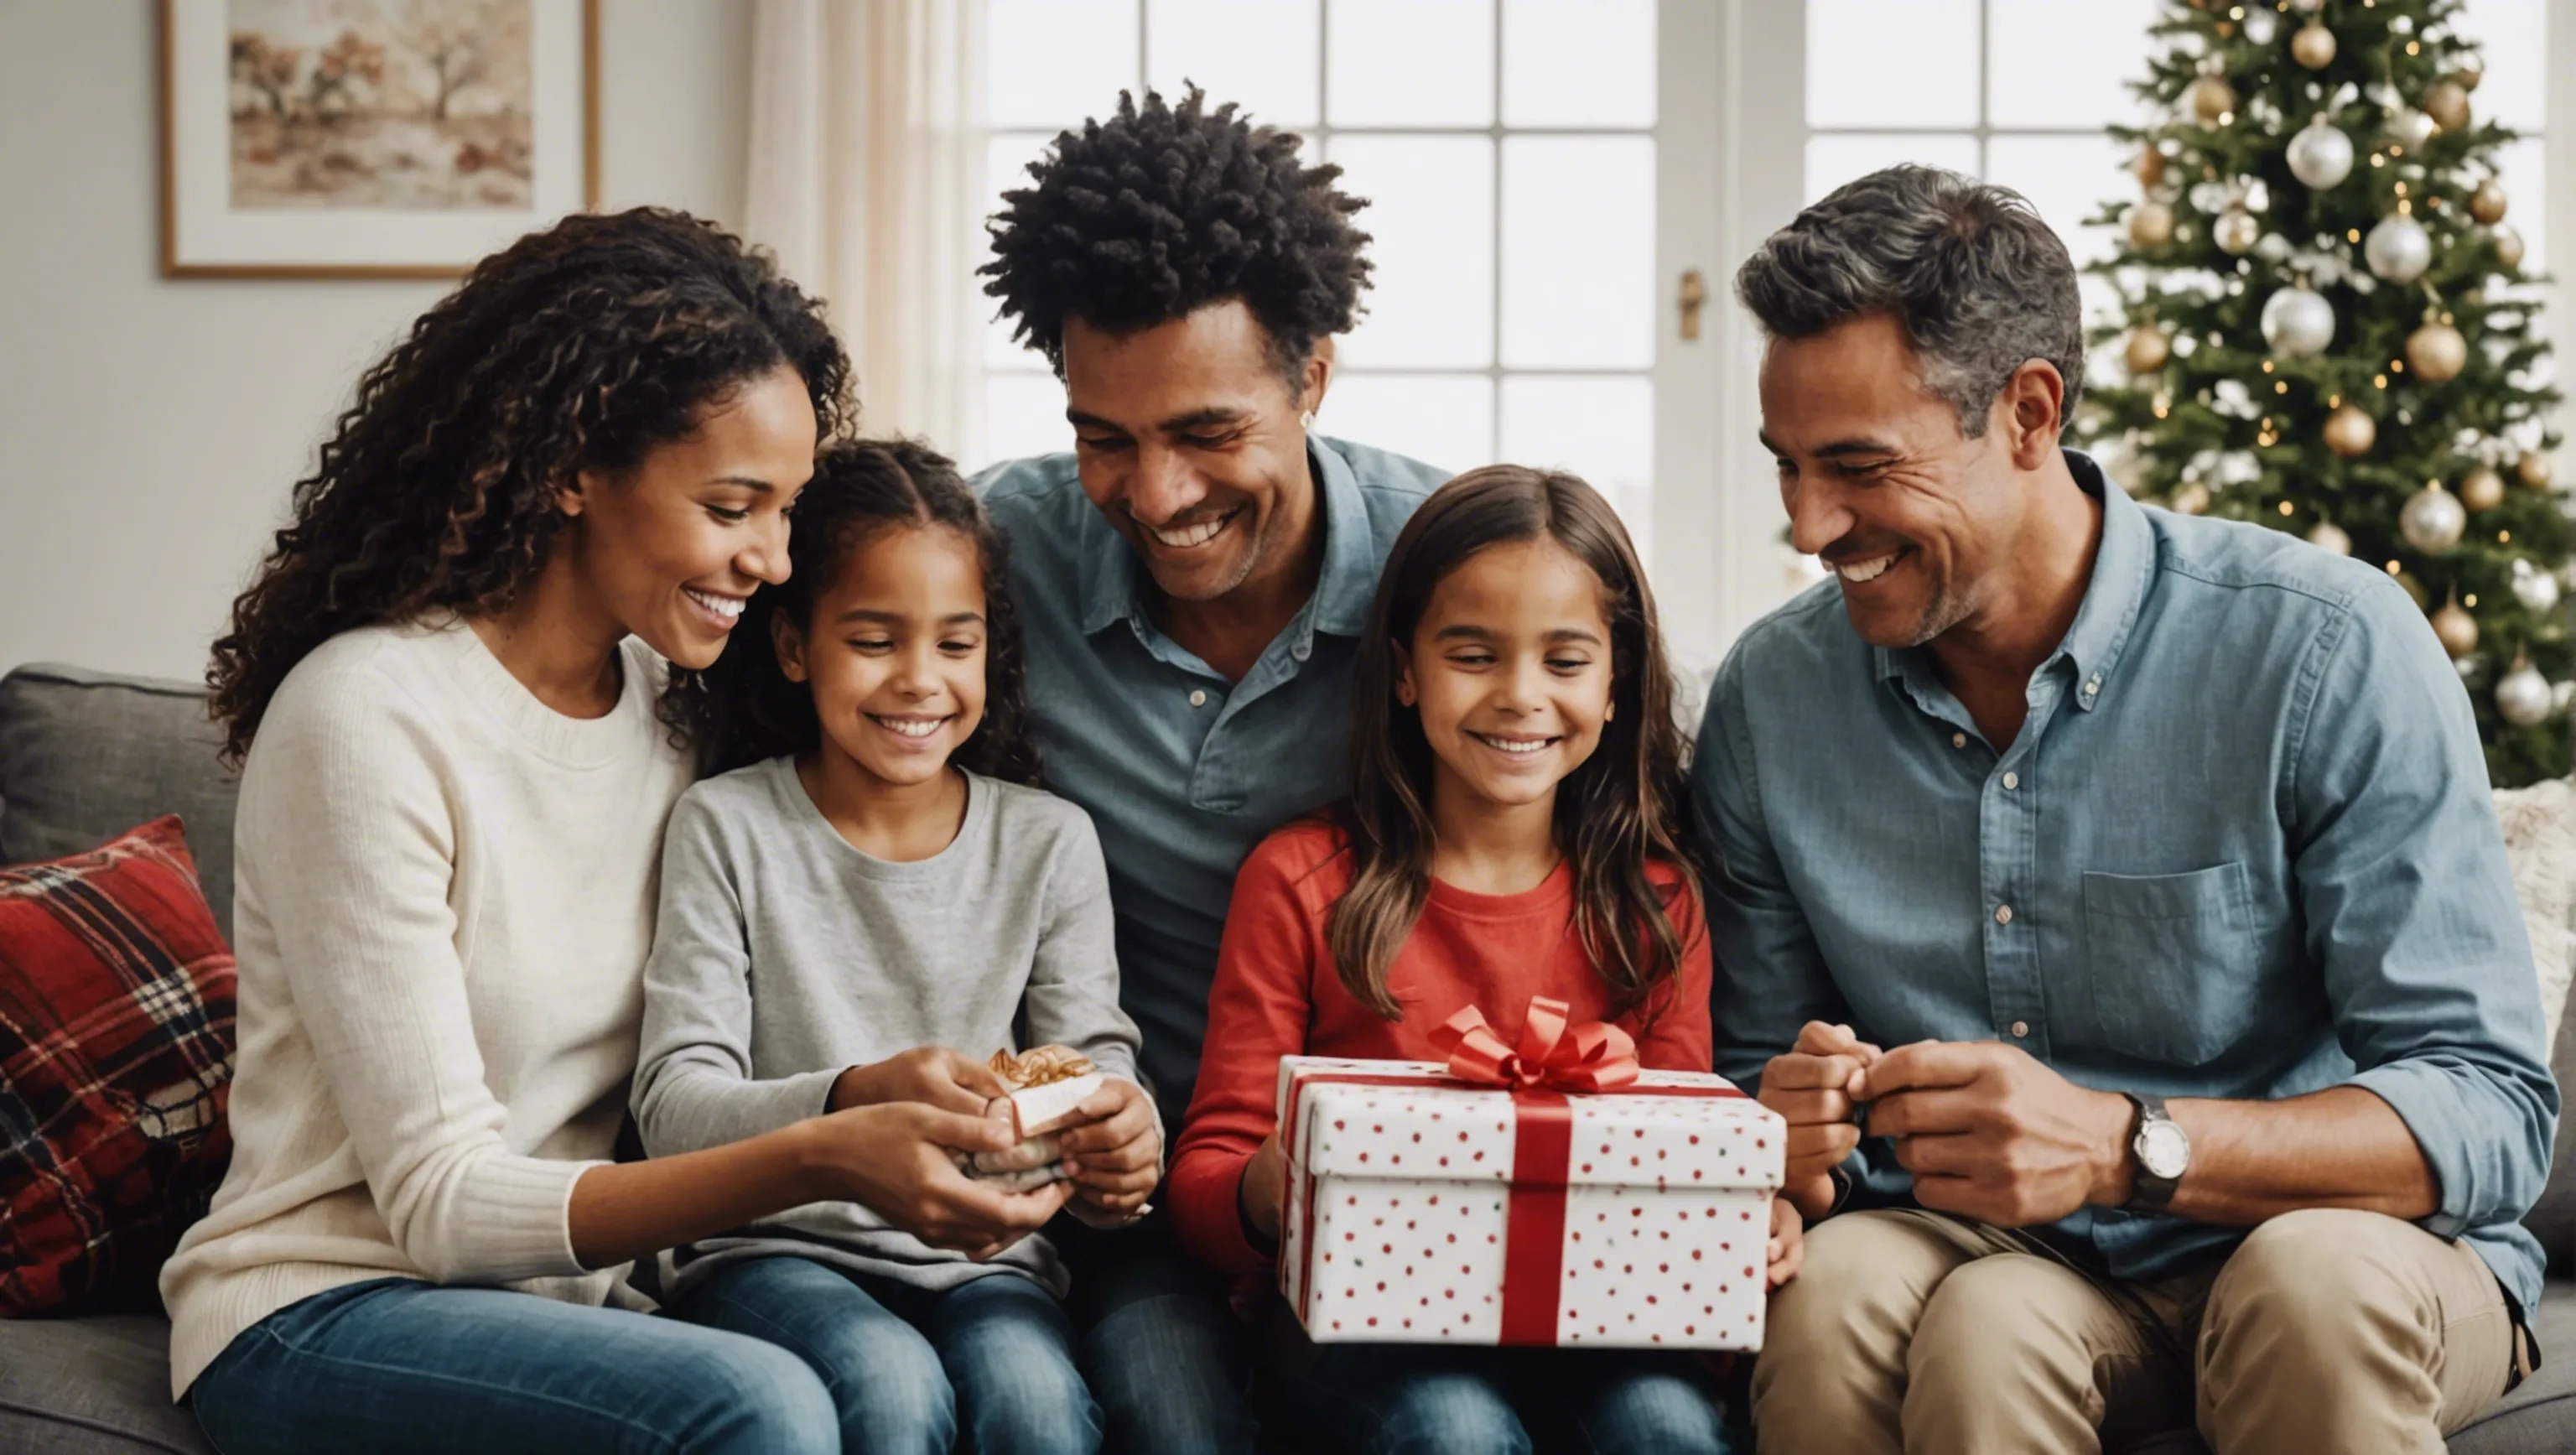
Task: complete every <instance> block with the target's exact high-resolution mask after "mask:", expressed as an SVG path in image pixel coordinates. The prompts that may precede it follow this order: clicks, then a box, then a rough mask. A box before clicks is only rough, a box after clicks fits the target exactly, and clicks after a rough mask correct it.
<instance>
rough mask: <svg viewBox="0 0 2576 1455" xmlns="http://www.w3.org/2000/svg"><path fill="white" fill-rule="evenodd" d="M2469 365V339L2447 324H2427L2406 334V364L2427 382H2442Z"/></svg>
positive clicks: (2458, 373) (2453, 377) (2451, 378)
mask: <svg viewBox="0 0 2576 1455" xmlns="http://www.w3.org/2000/svg"><path fill="white" fill-rule="evenodd" d="M2468 364H2469V341H2468V340H2467V339H2464V338H2462V337H2460V331H2459V330H2458V329H2456V328H2453V327H2451V326H2450V325H2449V324H2447V323H2440V322H2434V323H2427V324H2425V325H2424V326H2423V327H2421V328H2418V329H2416V330H2415V331H2414V332H2413V333H2410V334H2408V335H2407V336H2406V367H2407V368H2410V369H2412V370H2414V371H2415V377H2417V378H2419V379H2421V380H2423V381H2424V382H2425V383H2427V384H2445V383H2448V382H2450V381H2451V380H2453V379H2456V378H2458V377H2459V376H2460V371H2461V370H2462V369H2465V368H2467V367H2468Z"/></svg>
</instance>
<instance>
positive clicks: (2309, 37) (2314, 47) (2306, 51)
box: [2290, 20, 2335, 71]
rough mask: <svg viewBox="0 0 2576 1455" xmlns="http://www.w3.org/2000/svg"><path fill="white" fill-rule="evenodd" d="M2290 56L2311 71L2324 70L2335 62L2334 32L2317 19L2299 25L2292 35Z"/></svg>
mask: <svg viewBox="0 0 2576 1455" xmlns="http://www.w3.org/2000/svg"><path fill="white" fill-rule="evenodd" d="M2290 58H2291V59H2292V60H2295V61H2297V62H2298V63H2299V64H2300V65H2303V66H2305V67H2307V68H2308V69H2309V70H2311V71H2322V70H2324V69H2325V68H2326V67H2328V66H2331V65H2333V64H2334V58H2335V38H2334V32H2333V31H2331V30H2328V29H2326V28H2325V27H2324V26H2323V25H2320V24H2318V23H2317V22H2316V21H2313V20H2311V21H2309V22H2308V23H2307V24H2305V25H2302V26H2300V27H2299V29H2298V32H2297V33H2296V34H2294V35H2292V36H2291V37H2290Z"/></svg>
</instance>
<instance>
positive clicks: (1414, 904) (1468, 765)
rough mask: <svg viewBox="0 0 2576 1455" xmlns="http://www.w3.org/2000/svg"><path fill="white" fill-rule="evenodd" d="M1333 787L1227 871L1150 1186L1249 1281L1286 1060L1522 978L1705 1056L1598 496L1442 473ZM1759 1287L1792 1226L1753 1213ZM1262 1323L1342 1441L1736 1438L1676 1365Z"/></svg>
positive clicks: (1630, 619) (1642, 1354)
mask: <svg viewBox="0 0 2576 1455" xmlns="http://www.w3.org/2000/svg"><path fill="white" fill-rule="evenodd" d="M1352 693H1353V701H1354V703H1355V714H1356V716H1355V721H1354V723H1353V726H1352V732H1351V796H1350V797H1349V798H1348V799H1347V800H1345V801H1344V802H1342V803H1340V804H1338V805H1336V806H1335V807H1333V808H1332V809H1330V810H1327V811H1326V812H1324V813H1322V814H1320V815H1318V816H1316V817H1314V818H1312V819H1308V820H1303V821H1300V822H1298V823H1294V824H1291V825H1289V826H1288V827H1286V828H1283V829H1281V830H1280V831H1278V832H1277V833H1275V834H1273V835H1271V836H1270V837H1269V838H1268V839H1266V840H1264V841H1263V843H1262V844H1261V846H1260V847H1259V848H1257V849H1255V850H1253V852H1252V855H1251V857H1250V858H1249V859H1247V860H1245V861H1244V865H1243V868H1242V870H1241V872H1240V873H1238V874H1237V875H1236V878H1235V884H1234V899H1233V902H1232V905H1231V907H1230V908H1229V910H1228V913H1227V917H1226V926H1225V939H1224V942H1223V947H1222V949H1221V950H1220V952H1219V955H1218V961H1217V973H1216V983H1215V986H1214V988H1213V990H1212V991H1211V992H1210V994H1209V998H1208V1028H1207V1039H1206V1042H1205V1045H1206V1050H1205V1053H1204V1055H1203V1056H1202V1058H1201V1061H1200V1066H1199V1079H1198V1087H1197V1093H1196V1096H1195V1097H1194V1099H1193V1100H1192V1102H1191V1104H1190V1111H1189V1117H1188V1119H1187V1122H1186V1124H1185V1125H1184V1126H1183V1128H1182V1131H1181V1136H1180V1141H1179V1143H1178V1146H1177V1148H1176V1150H1175V1152H1174V1156H1173V1162H1172V1170H1171V1177H1170V1179H1169V1182H1168V1184H1167V1186H1166V1192H1167V1194H1168V1195H1169V1197H1170V1199H1171V1202H1172V1211H1173V1216H1174V1219H1175V1222H1176V1223H1177V1225H1178V1228H1179V1231H1180V1236H1181V1239H1182V1241H1183V1243H1184V1245H1185V1246H1187V1247H1188V1248H1189V1249H1190V1251H1191V1252H1192V1253H1193V1254H1194V1255H1195V1256H1197V1257H1198V1258H1200V1259H1202V1260H1204V1261H1206V1262H1208V1263H1210V1264H1212V1265H1214V1266H1216V1267H1219V1268H1223V1269H1227V1270H1230V1271H1234V1272H1237V1273H1240V1274H1247V1275H1252V1274H1258V1273H1260V1272H1262V1271H1263V1270H1264V1269H1265V1268H1266V1266H1267V1264H1268V1261H1269V1259H1270V1256H1271V1254H1272V1252H1273V1250H1274V1249H1275V1248H1276V1246H1277V1240H1278V1236H1279V1225H1280V1218H1281V1206H1280V1204H1281V1194H1282V1191H1283V1189H1284V1186H1285V1182H1286V1177H1285V1167H1284V1160H1283V1158H1282V1156H1281V1153H1280V1148H1279V1136H1278V1126H1277V1121H1276V1118H1275V1116H1274V1114H1273V1108H1272V1100H1273V1094H1274V1091H1275V1089H1276V1083H1277V1080H1278V1074H1279V1058H1280V1057H1281V1056H1283V1055H1291V1054H1310V1055H1320V1056H1360V1057H1378V1058H1388V1059H1397V1060H1420V1061H1436V1060H1442V1059H1445V1057H1444V1055H1443V1053H1442V1052H1441V1051H1440V1050H1439V1049H1438V1048H1437V1047H1436V1046H1435V1045H1434V1044H1433V1042H1432V1039H1431V1033H1432V1032H1433V1030H1435V1029H1436V1028H1437V1027H1438V1026H1439V1025H1440V1024H1441V1023H1442V1022H1443V1021H1445V1020H1447V1019H1448V1018H1449V1017H1450V1015H1451V1014H1453V1013H1454V1012H1456V1011H1457V1010H1459V1009H1460V1008H1462V1007H1465V1006H1470V1005H1472V1006H1476V1007H1479V1008H1481V1009H1482V1010H1484V1011H1485V1012H1486V1013H1487V1015H1489V1016H1490V1017H1491V1018H1493V1019H1494V1020H1496V1021H1498V1022H1500V1023H1501V1026H1502V1029H1503V1031H1504V1034H1506V1035H1507V1036H1508V1035H1510V1034H1512V1033H1513V1031H1514V1030H1516V1028H1517V1023H1518V1021H1519V1019H1520V1016H1521V1014H1522V1010H1523V1008H1524V1007H1525V1006H1526V1005H1527V1004H1528V1002H1529V999H1530V997H1531V996H1533V995H1547V996H1554V997H1556V998H1558V999H1560V1000H1564V1001H1566V1002H1568V1003H1569V1004H1570V1005H1571V1006H1572V1008H1573V1015H1574V1018H1575V1019H1576V1020H1578V1021H1582V1020H1607V1021H1612V1022H1614V1023H1615V1024H1617V1025H1619V1026H1621V1027H1622V1028H1623V1029H1625V1030H1627V1031H1628V1032H1629V1034H1630V1035H1632V1036H1633V1037H1634V1038H1635V1040H1636V1043H1637V1057H1638V1060H1639V1062H1640V1063H1641V1064H1643V1065H1645V1066H1647V1067H1649V1068H1653V1069H1661V1070H1677V1071H1706V1070H1708V1069H1709V1061H1710V1049H1709V1011H1708V996H1709V975H1710V967H1709V949H1708V937H1707V932H1706V929H1705V927H1704V925H1703V923H1702V920H1701V914H1700V902H1699V886H1698V883H1697V880H1696V878H1695V876H1694V875H1693V872H1692V870H1691V867H1690V864H1689V861H1688V859H1687V857H1686V856H1685V855H1684V853H1683V852H1682V850H1681V848H1680V847H1679V845H1678V843H1677V841H1676V838H1675V823H1676V817H1677V807H1678V804H1679V803H1680V794H1681V734H1680V730H1679V728H1678V726H1677V725H1676V723H1675V721H1674V717H1673V708H1672V685H1671V674H1670V671H1669V669H1668V668H1667V666H1666V664H1665V660H1664V652H1663V644H1662V635H1661V632H1660V631H1659V629H1658V627H1657V625H1656V621H1655V605H1654V598H1653V596H1652V595H1651V593H1650V592H1649V591H1648V590H1647V587H1646V582H1645V575H1644V572H1643V571H1642V569H1641V568H1640V567H1639V565H1638V562H1637V555H1636V550H1635V548H1634V547H1633V546H1632V545H1631V544H1630V543H1629V540H1628V535H1627V531H1626V530H1625V529H1624V528H1623V527H1622V526H1621V525H1620V523H1619V518H1618V516H1617V515H1616V514H1615V513H1614V512H1613V511H1612V510H1611V508H1610V505H1609V503H1608V502H1607V501H1605V500H1603V499H1602V498H1601V496H1600V495H1599V494H1598V493H1597V492H1596V491H1594V490H1593V489H1592V487H1590V486H1589V485H1586V484H1584V483H1583V482H1582V481H1581V480H1578V479H1576V478H1574V477H1573V476H1571V475H1566V474H1559V473H1548V472H1541V471H1536V470H1528V469H1523V468H1520V467H1517V466H1509V465H1496V466H1491V467H1488V468H1486V469H1482V470H1476V471H1472V472H1470V473H1468V474H1465V475H1461V476H1459V477H1458V478H1457V479H1455V480H1452V481H1450V482H1449V483H1448V484H1446V485H1444V486H1442V487H1441V488H1440V489H1439V490H1438V491H1437V492H1436V493H1434V494H1433V495H1432V496H1431V498H1430V499H1428V500H1426V501H1424V502H1423V504H1422V507H1421V509H1420V510H1419V511H1417V512H1416V513H1415V515H1414V516H1413V519H1412V520H1411V522H1410V523H1408V524H1407V525H1406V526H1405V528H1404V531H1403V533H1402V534H1401V535H1400V536H1398V537H1397V539H1396V543H1395V548H1394V550H1393V551H1392V552H1390V553H1389V555H1388V557H1387V563H1386V571H1385V574H1384V575H1383V577H1381V578H1380V580H1379V583H1378V591H1377V599H1376V602H1375V604H1374V605H1373V606H1372V607H1371V609H1370V613H1369V622H1368V626H1367V629H1366V632H1365V635H1364V636H1363V637H1362V640H1361V644H1360V656H1359V664H1358V668H1357V678H1356V681H1355V682H1354V684H1353V689H1352ZM1773 1212H1774V1221H1773V1227H1772V1240H1771V1247H1770V1260H1771V1281H1772V1283H1773V1285H1774V1286H1777V1285H1778V1284H1779V1283H1781V1282H1783V1281H1785V1280H1786V1279H1787V1278H1788V1277H1790V1276H1791V1275H1792V1274H1794V1273H1795V1271H1796V1265H1797V1261H1798V1258H1799V1253H1800V1246H1799V1232H1798V1223H1797V1214H1796V1213H1795V1212H1794V1211H1792V1210H1791V1209H1790V1207H1789V1204H1788V1202H1787V1200H1786V1199H1775V1200H1774V1202H1773ZM1264 1305H1265V1306H1264V1309H1263V1312H1262V1314H1261V1316H1260V1322H1261V1324H1262V1333H1261V1339H1260V1343H1261V1348H1262V1358H1263V1362H1264V1364H1265V1366H1266V1372H1267V1373H1268V1374H1269V1375H1270V1376H1271V1377H1272V1378H1274V1379H1275V1380H1276V1381H1277V1382H1278V1384H1279V1387H1280V1393H1281V1394H1282V1395H1283V1396H1284V1397H1285V1401H1286V1402H1287V1403H1288V1404H1289V1405H1291V1406H1293V1407H1295V1408H1297V1409H1300V1410H1302V1411H1303V1412H1305V1413H1306V1414H1307V1415H1309V1416H1310V1417H1312V1418H1314V1419H1315V1420H1317V1421H1318V1422H1319V1423H1321V1424H1322V1425H1324V1426H1326V1427H1327V1428H1328V1429H1329V1430H1330V1432H1331V1433H1332V1434H1334V1435H1335V1436H1337V1437H1338V1438H1339V1439H1340V1440H1341V1441H1342V1442H1343V1443H1344V1444H1345V1445H1347V1446H1348V1447H1349V1448H1351V1449H1352V1450H1354V1451H1360V1452H1381V1451H1383V1452H1392V1451H1398V1450H1402V1451H1408V1452H1412V1451H1444V1450H1457V1451H1460V1452H1471V1451H1472V1452H1476V1455H1489V1452H1497V1451H1523V1452H1525V1451H1527V1450H1529V1449H1530V1448H1531V1445H1532V1437H1531V1433H1530V1424H1529V1422H1528V1421H1527V1420H1525V1418H1524V1417H1525V1416H1527V1417H1532V1418H1534V1419H1535V1420H1536V1421H1538V1427H1539V1428H1540V1429H1541V1430H1546V1429H1547V1428H1548V1427H1549V1422H1558V1423H1564V1422H1571V1424H1572V1425H1573V1426H1575V1427H1576V1433H1578V1434H1579V1437H1580V1438H1581V1440H1582V1441H1583V1444H1584V1447H1585V1448H1589V1449H1591V1450H1594V1451H1596V1452H1599V1455H1616V1452H1630V1451H1635V1452H1645V1451H1655V1452H1664V1451H1675V1452H1679V1451H1697V1452H1724V1451H1726V1450H1727V1449H1728V1448H1729V1447H1728V1442H1727V1436H1726V1431H1725V1428H1724V1419H1723V1415H1722V1411H1721V1408H1720V1405H1719V1400H1718V1396H1717V1393H1716V1390H1715V1388H1714V1387H1713V1385H1712V1384H1711V1382H1710V1381H1709V1379H1708V1376H1707V1374H1706V1370H1705V1366H1704V1364H1703V1363H1702V1361H1700V1360H1697V1359H1695V1358H1693V1357H1691V1356H1689V1355H1687V1354H1682V1353H1678V1352H1674V1353H1667V1352H1662V1351H1638V1350H1580V1351H1577V1350H1553V1349H1537V1350H1528V1349H1497V1348H1457V1347H1451V1346H1447V1345H1426V1344H1395V1345H1373V1344H1332V1345H1322V1346H1319V1345H1316V1344H1313V1343H1310V1342H1308V1341H1307V1340H1306V1338H1305V1336H1304V1334H1303V1333H1302V1331H1300V1330H1299V1329H1298V1328H1297V1326H1296V1323H1295V1320H1294V1318H1293V1317H1292V1316H1291V1315H1290V1314H1289V1313H1288V1311H1287V1309H1286V1307H1285V1306H1284V1305H1283V1304H1281V1303H1279V1301H1278V1300H1276V1299H1266V1300H1264Z"/></svg>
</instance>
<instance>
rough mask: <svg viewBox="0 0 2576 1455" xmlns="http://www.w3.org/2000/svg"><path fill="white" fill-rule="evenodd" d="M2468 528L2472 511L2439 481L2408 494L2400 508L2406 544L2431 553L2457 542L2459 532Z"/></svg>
mask: <svg viewBox="0 0 2576 1455" xmlns="http://www.w3.org/2000/svg"><path fill="white" fill-rule="evenodd" d="M2468 528H2469V512H2468V511H2467V509H2466V508H2464V507H2463V506H2462V505H2461V504H2460V497H2458V496H2456V495H2454V494H2452V493H2451V492H2450V491H2448V490H2445V489H2443V488H2442V486H2441V483H2440V482H2439V481H2436V482H2434V483H2432V484H2428V485H2426V486H2425V487H2424V488H2423V489H2421V490H2418V491H2416V492H2415V493H2414V494H2412V495H2410V496H2408V497H2406V505H2405V508H2404V509H2402V510H2400V511H2398V512H2397V529H2398V532H2399V533H2400V534H2402V535H2404V536H2405V537H2406V544H2408V545H2410V546H2413V547H2414V548H2415V549H2417V550H2419V551H2422V552H2423V553H2424V554H2426V555H2428V556H2438V555H2441V554H2443V553H2444V552H2446V551H2448V550H2450V549H2451V547H2453V546H2456V545H2458V544H2459V543H2460V533H2461V532H2463V531H2465V530H2467V529H2468Z"/></svg>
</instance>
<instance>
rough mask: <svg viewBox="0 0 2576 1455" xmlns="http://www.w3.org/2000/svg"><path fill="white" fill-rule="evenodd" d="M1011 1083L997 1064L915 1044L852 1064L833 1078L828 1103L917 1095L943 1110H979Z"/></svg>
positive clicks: (875, 1102)
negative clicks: (899, 1052)
mask: <svg viewBox="0 0 2576 1455" xmlns="http://www.w3.org/2000/svg"><path fill="white" fill-rule="evenodd" d="M1009 1092H1010V1088H1009V1087H1007V1086H1004V1085H1003V1084H1002V1078H1001V1077H999V1076H996V1075H994V1074H993V1068H992V1067H990V1066H987V1065H985V1064H984V1063H983V1062H981V1061H978V1060H976V1059H975V1058H974V1057H972V1056H969V1055H967V1054H966V1053H965V1052H963V1051H957V1050H951V1049H950V1048H948V1047H946V1046H915V1047H914V1048H913V1049H911V1050H909V1051H906V1052H904V1053H903V1054H902V1055H900V1056H889V1057H887V1058H886V1059H884V1060H882V1061H876V1062H871V1063H870V1064H868V1065H865V1066H853V1067H851V1068H850V1069H849V1070H847V1071H844V1072H842V1073H841V1074H840V1077H839V1079H837V1080H835V1081H834V1082H833V1083H832V1096H831V1100H830V1101H829V1102H828V1103H827V1106H826V1109H827V1110H830V1111H847V1110H849V1109H850V1108H852V1107H856V1106H882V1105H884V1104H885V1103H887V1102H890V1101H917V1102H920V1103H922V1104H923V1105H925V1106H935V1107H938V1108H940V1109H941V1110H943V1111H953V1112H958V1113H960V1114H962V1115H965V1116H970V1117H971V1116H981V1115H983V1113H984V1108H985V1106H986V1105H987V1104H988V1103H990V1102H991V1101H992V1099H993V1098H994V1097H997V1096H1004V1095H1007V1094H1009Z"/></svg>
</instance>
